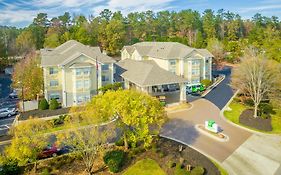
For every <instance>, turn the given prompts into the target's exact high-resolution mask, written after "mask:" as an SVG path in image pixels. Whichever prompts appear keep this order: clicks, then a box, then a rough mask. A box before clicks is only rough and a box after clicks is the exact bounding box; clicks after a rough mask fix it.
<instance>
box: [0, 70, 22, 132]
mask: <svg viewBox="0 0 281 175" xmlns="http://www.w3.org/2000/svg"><path fill="white" fill-rule="evenodd" d="M11 82H12V81H11V77H10V76H9V75H4V74H0V110H1V109H4V108H16V107H17V103H18V99H11V98H9V94H10V93H11V92H12V89H11V87H10V86H11ZM14 119H15V116H11V117H5V118H2V117H1V118H0V136H2V135H5V134H7V132H8V130H9V128H10V126H11V125H12V123H13V121H14Z"/></svg>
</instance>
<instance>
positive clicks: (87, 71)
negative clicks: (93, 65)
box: [83, 68, 91, 75]
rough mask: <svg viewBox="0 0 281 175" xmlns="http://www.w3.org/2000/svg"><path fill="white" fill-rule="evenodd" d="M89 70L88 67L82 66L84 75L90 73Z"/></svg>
mask: <svg viewBox="0 0 281 175" xmlns="http://www.w3.org/2000/svg"><path fill="white" fill-rule="evenodd" d="M90 72H91V70H90V68H84V71H83V73H84V75H90Z"/></svg>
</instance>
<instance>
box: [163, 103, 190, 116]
mask: <svg viewBox="0 0 281 175" xmlns="http://www.w3.org/2000/svg"><path fill="white" fill-rule="evenodd" d="M189 104H190V105H191V106H190V107H189V108H187V109H179V110H175V111H170V112H167V114H173V113H177V112H182V111H189V110H191V109H192V108H193V106H194V105H193V103H189Z"/></svg>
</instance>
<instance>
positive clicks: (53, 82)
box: [50, 80, 59, 87]
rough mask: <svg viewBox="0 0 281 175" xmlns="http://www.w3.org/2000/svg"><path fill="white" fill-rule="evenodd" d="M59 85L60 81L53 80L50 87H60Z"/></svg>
mask: <svg viewBox="0 0 281 175" xmlns="http://www.w3.org/2000/svg"><path fill="white" fill-rule="evenodd" d="M58 85H59V82H58V80H51V81H50V86H51V87H56V86H58Z"/></svg>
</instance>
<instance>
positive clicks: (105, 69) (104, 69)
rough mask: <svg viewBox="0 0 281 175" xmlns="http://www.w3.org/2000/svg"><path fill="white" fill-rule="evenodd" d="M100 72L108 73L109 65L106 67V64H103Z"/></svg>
mask: <svg viewBox="0 0 281 175" xmlns="http://www.w3.org/2000/svg"><path fill="white" fill-rule="evenodd" d="M101 70H102V71H108V70H109V65H108V64H103V65H102V66H101Z"/></svg>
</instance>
